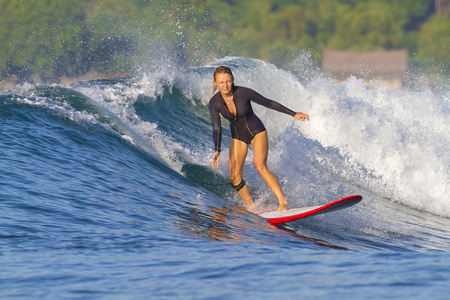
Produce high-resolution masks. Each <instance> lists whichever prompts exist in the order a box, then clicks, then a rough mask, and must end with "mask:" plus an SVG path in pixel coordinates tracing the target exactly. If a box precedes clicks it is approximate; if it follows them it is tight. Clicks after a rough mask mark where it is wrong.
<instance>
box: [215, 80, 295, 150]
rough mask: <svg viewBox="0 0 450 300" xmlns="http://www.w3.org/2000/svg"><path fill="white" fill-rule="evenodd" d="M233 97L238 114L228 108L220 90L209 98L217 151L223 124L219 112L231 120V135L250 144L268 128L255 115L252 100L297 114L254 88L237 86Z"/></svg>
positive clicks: (290, 113) (293, 114) (219, 147)
mask: <svg viewBox="0 0 450 300" xmlns="http://www.w3.org/2000/svg"><path fill="white" fill-rule="evenodd" d="M233 99H234V104H235V105H236V115H233V114H232V113H231V112H230V110H229V109H228V107H227V105H226V103H225V101H224V99H223V97H222V94H221V93H220V92H219V93H217V94H215V95H214V96H213V97H212V98H211V100H209V113H210V114H211V120H212V123H213V139H214V149H215V151H219V152H220V150H221V143H222V126H221V123H220V116H219V113H220V114H221V115H222V116H223V117H224V118H225V119H228V120H229V121H230V131H231V137H232V138H234V139H238V140H241V141H243V142H245V143H247V144H250V143H251V141H252V140H253V138H254V137H255V135H257V134H258V133H260V132H262V131H264V130H266V128H265V127H264V124H263V123H262V122H261V120H260V119H259V118H258V117H257V116H256V115H255V113H254V112H253V109H252V105H251V103H250V101H253V102H256V103H258V104H261V105H263V106H265V107H268V108H271V109H274V110H277V111H280V112H283V113H285V114H288V115H291V116H295V114H296V112H294V111H292V110H290V109H288V108H286V107H284V106H283V105H281V104H280V103H278V102H275V101H273V100H269V99H267V98H265V97H263V96H261V95H260V94H258V93H257V92H255V91H254V90H252V89H249V88H246V87H242V86H236V87H234V89H233Z"/></svg>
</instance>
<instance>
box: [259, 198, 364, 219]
mask: <svg viewBox="0 0 450 300" xmlns="http://www.w3.org/2000/svg"><path fill="white" fill-rule="evenodd" d="M361 200H362V196H360V195H353V196H349V197H345V198H342V199H339V200H336V201H333V202H331V203H328V204H325V205H323V206H315V207H304V208H300V209H295V208H294V209H290V210H287V211H282V212H279V213H277V212H265V213H261V214H260V216H261V217H263V218H265V219H266V220H267V221H269V222H270V223H272V224H280V223H286V222H291V221H295V220H298V219H302V218H306V217H310V216H317V215H320V214H324V213H328V212H332V211H335V210H339V209H344V208H347V207H349V206H352V205H355V204H356V203H358V202H360V201H361ZM308 208H310V209H308ZM296 210H297V211H298V210H300V212H298V213H297V212H296ZM291 211H292V214H290V212H291Z"/></svg>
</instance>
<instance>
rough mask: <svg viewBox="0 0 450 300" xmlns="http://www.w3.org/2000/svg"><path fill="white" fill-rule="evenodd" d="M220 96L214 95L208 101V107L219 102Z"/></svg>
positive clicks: (218, 94)
mask: <svg viewBox="0 0 450 300" xmlns="http://www.w3.org/2000/svg"><path fill="white" fill-rule="evenodd" d="M220 98H221V95H220V93H219V92H217V93H215V94H214V95H213V96H212V97H211V99H209V105H212V104H215V103H218V102H219V101H220Z"/></svg>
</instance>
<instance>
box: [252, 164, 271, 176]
mask: <svg viewBox="0 0 450 300" xmlns="http://www.w3.org/2000/svg"><path fill="white" fill-rule="evenodd" d="M255 168H256V171H258V173H259V174H260V175H264V174H266V173H267V171H269V169H268V168H267V166H266V164H265V163H255Z"/></svg>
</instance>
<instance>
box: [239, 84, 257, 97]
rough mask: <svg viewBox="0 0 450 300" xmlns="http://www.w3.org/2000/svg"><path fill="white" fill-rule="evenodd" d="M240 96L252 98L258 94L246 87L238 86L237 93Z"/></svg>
mask: <svg viewBox="0 0 450 300" xmlns="http://www.w3.org/2000/svg"><path fill="white" fill-rule="evenodd" d="M235 92H236V93H237V94H238V95H240V96H244V95H247V96H252V95H254V94H255V93H256V91H255V90H254V89H251V88H248V87H245V86H236V91H235Z"/></svg>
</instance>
